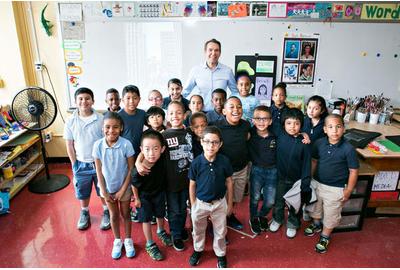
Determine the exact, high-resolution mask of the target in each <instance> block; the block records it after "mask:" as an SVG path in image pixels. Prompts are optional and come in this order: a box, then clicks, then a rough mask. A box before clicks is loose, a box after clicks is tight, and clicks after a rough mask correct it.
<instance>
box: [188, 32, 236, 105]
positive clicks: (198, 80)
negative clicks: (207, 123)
mask: <svg viewBox="0 0 400 270" xmlns="http://www.w3.org/2000/svg"><path fill="white" fill-rule="evenodd" d="M204 53H205V56H206V61H205V63H204V64H200V65H197V66H195V67H193V68H192V70H191V71H190V73H189V79H188V81H187V82H186V85H185V88H184V90H183V92H182V95H183V96H184V97H188V96H189V95H190V94H191V92H192V91H193V89H195V90H197V93H198V94H199V95H201V96H202V97H203V99H204V110H205V111H211V110H213V107H212V104H211V93H212V91H213V90H214V89H217V88H222V89H225V90H226V88H227V87H229V90H230V91H231V94H232V95H237V94H238V90H237V87H236V80H235V76H234V75H233V72H232V69H231V68H230V67H228V66H226V65H224V64H222V63H219V62H218V59H219V57H220V56H221V43H220V42H219V41H218V40H216V39H211V40H208V41H207V42H206V43H205V44H204Z"/></svg>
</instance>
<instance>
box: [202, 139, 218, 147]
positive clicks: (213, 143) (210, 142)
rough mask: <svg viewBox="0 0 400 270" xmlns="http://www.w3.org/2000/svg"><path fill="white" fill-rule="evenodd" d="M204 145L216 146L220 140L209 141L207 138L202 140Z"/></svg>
mask: <svg viewBox="0 0 400 270" xmlns="http://www.w3.org/2000/svg"><path fill="white" fill-rule="evenodd" d="M202 141H203V143H204V144H205V145H210V144H211V145H212V146H218V145H219V144H220V143H221V142H220V141H209V140H202Z"/></svg>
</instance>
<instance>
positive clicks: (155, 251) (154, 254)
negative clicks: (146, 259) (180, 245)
mask: <svg viewBox="0 0 400 270" xmlns="http://www.w3.org/2000/svg"><path fill="white" fill-rule="evenodd" d="M146 251H147V254H149V256H150V257H151V258H152V259H153V260H155V261H161V260H163V259H164V257H163V255H162V254H161V251H160V249H159V248H158V247H157V245H156V243H153V244H151V245H150V246H146Z"/></svg>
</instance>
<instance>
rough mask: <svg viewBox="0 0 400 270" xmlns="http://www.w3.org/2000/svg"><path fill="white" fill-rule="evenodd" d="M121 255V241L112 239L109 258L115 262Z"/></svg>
mask: <svg viewBox="0 0 400 270" xmlns="http://www.w3.org/2000/svg"><path fill="white" fill-rule="evenodd" d="M121 253H122V241H121V239H114V244H113V248H112V251H111V257H112V258H113V259H114V260H117V259H119V258H121Z"/></svg>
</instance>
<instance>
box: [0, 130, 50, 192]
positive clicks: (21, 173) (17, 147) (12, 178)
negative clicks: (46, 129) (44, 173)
mask: <svg viewBox="0 0 400 270" xmlns="http://www.w3.org/2000/svg"><path fill="white" fill-rule="evenodd" d="M41 143H42V142H41V141H40V137H39V134H38V133H37V132H32V131H28V130H26V129H24V130H20V131H16V132H13V134H12V135H11V136H10V138H9V139H8V140H6V141H0V167H1V170H0V189H9V192H10V198H12V197H14V196H15V195H16V194H17V193H18V192H19V191H20V190H21V189H22V188H23V187H24V186H25V185H26V184H27V183H28V182H29V181H30V180H32V179H33V178H34V177H35V176H36V175H38V173H39V172H40V171H41V170H43V168H44V163H43V157H42V153H41ZM11 168H12V170H13V172H12V174H11V171H10V170H11ZM6 170H7V171H6Z"/></svg>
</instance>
